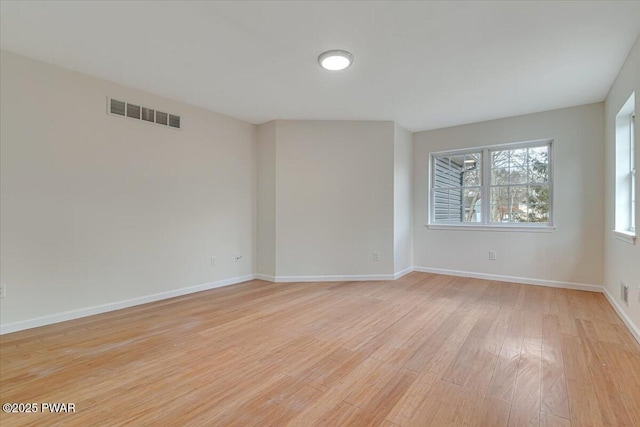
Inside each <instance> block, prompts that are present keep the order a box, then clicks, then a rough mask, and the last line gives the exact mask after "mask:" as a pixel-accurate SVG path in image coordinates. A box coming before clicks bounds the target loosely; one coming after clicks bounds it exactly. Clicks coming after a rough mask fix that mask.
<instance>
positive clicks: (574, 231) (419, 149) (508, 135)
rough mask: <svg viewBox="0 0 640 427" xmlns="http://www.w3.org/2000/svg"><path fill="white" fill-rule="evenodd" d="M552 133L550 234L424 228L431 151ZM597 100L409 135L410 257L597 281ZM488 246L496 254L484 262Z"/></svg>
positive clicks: (440, 264)
mask: <svg viewBox="0 0 640 427" xmlns="http://www.w3.org/2000/svg"><path fill="white" fill-rule="evenodd" d="M544 138H553V139H554V149H553V150H554V151H553V154H554V162H555V166H554V173H555V180H554V193H555V194H554V196H555V212H554V222H555V225H556V229H555V230H554V231H553V232H551V233H531V232H528V233H527V232H500V231H498V232H496V231H468V230H463V231H457V230H454V231H451V230H434V229H427V228H426V227H425V224H427V221H428V210H427V208H428V206H427V203H428V163H429V152H432V151H441V150H446V149H458V148H468V147H476V146H485V145H492V144H501V143H509V142H518V141H529V140H536V139H544ZM603 139H604V123H603V104H602V103H599V104H591V105H585V106H581V107H574V108H566V109H562V110H555V111H548V112H543V113H538V114H529V115H525V116H519V117H513V118H507V119H501V120H492V121H488V122H482V123H476V124H470V125H465V126H457V127H452V128H447V129H440V130H434V131H428V132H419V133H416V134H414V164H413V167H414V206H415V208H414V261H415V265H416V266H418V267H427V268H438V269H446V270H456V271H465V272H471V273H482V274H491V275H503V276H512V277H521V278H527V279H537V280H546V281H558V282H570V283H578V284H589V285H601V284H602V280H603V259H602V248H603V224H604V207H603V206H604V199H603V195H604V188H603V183H604V164H603V161H602V158H603V155H604V146H603ZM489 249H492V250H495V251H496V252H497V260H496V261H489V257H488V251H489Z"/></svg>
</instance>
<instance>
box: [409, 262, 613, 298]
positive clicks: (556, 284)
mask: <svg viewBox="0 0 640 427" xmlns="http://www.w3.org/2000/svg"><path fill="white" fill-rule="evenodd" d="M413 270H414V271H422V272H423V273H433V274H444V275H446V276H459V277H471V278H473V279H485V280H497V281H499V282H513V283H522V284H525V285H538V286H549V287H551V288H563V289H575V290H578V291H589V292H603V288H602V286H600V285H590V284H584V283H573V282H561V281H557V280H545V279H532V278H529V277H516V276H503V275H500V274H487V273H475V272H472V271H461V270H445V269H442V268H431V267H413Z"/></svg>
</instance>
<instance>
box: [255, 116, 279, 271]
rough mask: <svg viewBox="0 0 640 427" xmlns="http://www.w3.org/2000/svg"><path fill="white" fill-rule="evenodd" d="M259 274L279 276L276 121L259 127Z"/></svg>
mask: <svg viewBox="0 0 640 427" xmlns="http://www.w3.org/2000/svg"><path fill="white" fill-rule="evenodd" d="M257 224H258V239H257V242H256V243H257V258H258V262H257V273H258V274H261V275H266V276H270V277H273V276H275V275H276V122H275V121H271V122H267V123H264V124H261V125H260V126H258V219H257Z"/></svg>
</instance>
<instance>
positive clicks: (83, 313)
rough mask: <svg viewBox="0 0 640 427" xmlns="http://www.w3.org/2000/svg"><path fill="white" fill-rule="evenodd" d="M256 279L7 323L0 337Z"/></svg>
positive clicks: (0, 328)
mask: <svg viewBox="0 0 640 427" xmlns="http://www.w3.org/2000/svg"><path fill="white" fill-rule="evenodd" d="M255 278H256V275H255V274H249V275H247V276H241V277H232V278H230V279H224V280H218V281H216V282H210V283H203V284H201V285H196V286H189V287H187V288H180V289H174V290H171V291H167V292H160V293H157V294H152V295H145V296H143V297H138V298H131V299H128V300H124V301H118V302H112V303H108V304H102V305H96V306H93V307H87V308H81V309H79V310H71V311H64V312H62V313H56V314H51V315H48V316H42V317H36V318H34V319H29V320H22V321H19V322H13V323H7V324H5V325H0V335H3V334H8V333H11V332H17V331H22V330H24V329H31V328H37V327H38V326H45V325H51V324H53V323H59V322H64V321H67V320H73V319H78V318H80V317H87V316H93V315H94V314H100V313H106V312H107V311H114V310H120V309H123V308H127V307H133V306H135V305H140V304H146V303H149V302H155V301H160V300H163V299H168V298H174V297H179V296H181V295H186V294H191V293H194V292H200V291H206V290H209V289H215V288H220V287H222V286H229V285H235V284H236V283H242V282H246V281H247V280H253V279H255Z"/></svg>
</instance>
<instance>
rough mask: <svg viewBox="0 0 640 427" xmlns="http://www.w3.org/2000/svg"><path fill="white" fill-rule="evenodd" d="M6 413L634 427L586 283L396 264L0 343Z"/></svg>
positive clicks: (634, 402) (243, 422) (620, 359)
mask: <svg viewBox="0 0 640 427" xmlns="http://www.w3.org/2000/svg"><path fill="white" fill-rule="evenodd" d="M0 356H1V359H0V400H1V401H2V403H5V402H38V403H40V402H73V403H75V405H76V413H73V414H42V413H37V414H2V415H0V424H1V425H2V426H3V427H8V426H13V425H51V424H55V423H61V425H62V424H64V425H79V426H89V425H153V426H158V425H163V426H164V425H166V426H179V425H193V426H227V425H228V426H253V425H255V426H267V425H292V426H313V425H323V426H341V425H358V426H360V425H381V426H386V427H393V426H430V425H433V426H445V425H477V426H492V425H496V426H499V425H541V426H569V425H574V426H583V425H593V426H601V425H610V426H622V425H640V346H639V345H638V344H637V343H636V342H635V341H634V339H633V337H632V336H631V335H630V333H629V332H628V330H627V329H626V328H625V326H624V325H623V324H622V322H621V320H620V319H619V318H618V316H617V315H616V314H615V312H614V311H613V309H612V308H611V306H610V305H609V304H608V302H607V301H606V299H605V298H604V297H603V296H602V295H601V294H596V293H589V292H579V291H569V290H562V289H553V288H544V287H538V286H528V285H518V284H512V283H503V282H491V281H484V280H475V279H465V278H456V277H449V276H438V275H433V274H427V273H411V274H409V275H407V276H405V277H403V278H402V279H400V280H397V281H393V282H341V283H336V282H333V283H326V282H325V283H301V284H274V283H268V282H263V281H257V280H256V281H251V282H247V283H244V284H240V285H235V286H230V287H226V288H220V289H216V290H211V291H206V292H201V293H197V294H192V295H187V296H184V297H179V298H175V299H171V300H165V301H161V302H157V303H153V304H147V305H144V306H139V307H133V308H129V309H125V310H121V311H117V312H111V313H106V314H103V315H98V316H93V317H91V318H85V319H78V320H75V321H71V322H66V323H61V324H57V325H51V326H47V327H43V328H38V329H33V330H28V331H22V332H18V333H14V334H8V335H4V336H2V337H1V338H0Z"/></svg>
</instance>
